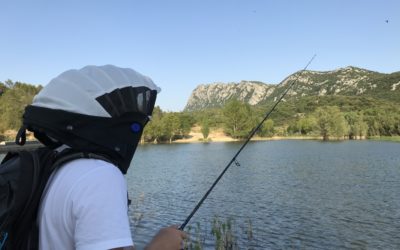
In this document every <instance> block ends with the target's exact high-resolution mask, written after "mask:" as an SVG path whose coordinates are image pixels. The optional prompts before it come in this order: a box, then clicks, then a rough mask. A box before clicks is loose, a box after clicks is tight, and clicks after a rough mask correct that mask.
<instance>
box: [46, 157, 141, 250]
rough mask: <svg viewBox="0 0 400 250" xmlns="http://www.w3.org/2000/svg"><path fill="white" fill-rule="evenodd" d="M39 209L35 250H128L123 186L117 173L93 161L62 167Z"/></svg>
mask: <svg viewBox="0 0 400 250" xmlns="http://www.w3.org/2000/svg"><path fill="white" fill-rule="evenodd" d="M45 192H46V193H45V195H44V197H43V199H42V203H41V206H40V211H39V217H38V223H39V249H42V250H47V249H51V250H54V249H57V250H63V249H65V250H67V249H68V250H70V249H79V250H87V249H96V250H97V249H111V248H118V247H124V246H132V245H133V242H132V236H131V232H130V228H129V218H128V205H127V186H126V181H125V178H124V176H123V175H122V173H121V171H120V170H119V169H118V168H117V167H115V166H114V165H112V164H110V163H108V162H105V161H102V160H96V159H77V160H74V161H71V162H68V163H66V164H65V165H64V166H62V167H61V168H60V169H59V170H58V171H57V172H56V173H55V174H54V175H53V176H52V177H51V179H50V182H49V184H48V187H46V191H45Z"/></svg>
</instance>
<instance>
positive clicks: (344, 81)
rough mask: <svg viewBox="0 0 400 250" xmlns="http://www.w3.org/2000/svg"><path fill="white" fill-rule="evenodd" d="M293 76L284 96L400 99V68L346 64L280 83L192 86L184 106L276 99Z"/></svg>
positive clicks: (188, 108)
mask: <svg viewBox="0 0 400 250" xmlns="http://www.w3.org/2000/svg"><path fill="white" fill-rule="evenodd" d="M296 79H297V81H296V83H295V84H294V85H293V87H292V88H291V90H290V91H289V92H288V94H287V95H286V97H285V99H289V98H300V97H303V96H326V95H333V96H334V95H340V96H353V95H358V96H361V95H365V96H371V97H374V98H381V99H386V100H391V101H396V102H400V71H399V72H395V73H391V74H384V73H379V72H374V71H369V70H366V69H361V68H356V67H352V66H349V67H346V68H341V69H338V70H333V71H299V72H296V73H294V74H292V75H290V76H288V77H287V78H286V79H284V80H283V81H282V82H281V83H279V84H266V83H263V82H257V81H241V82H240V83H212V84H202V85H199V86H198V87H197V88H196V89H195V90H193V92H192V94H191V96H190V98H189V100H188V102H187V105H186V107H185V110H186V111H194V110H200V109H204V108H212V107H221V106H223V105H224V103H225V102H226V101H228V100H229V99H232V98H236V99H239V100H241V101H244V102H247V103H249V104H251V105H258V104H263V103H266V102H271V101H275V100H276V99H277V98H279V97H280V96H281V95H282V93H283V91H285V90H286V89H287V87H288V84H291V83H292V82H293V81H295V80H296Z"/></svg>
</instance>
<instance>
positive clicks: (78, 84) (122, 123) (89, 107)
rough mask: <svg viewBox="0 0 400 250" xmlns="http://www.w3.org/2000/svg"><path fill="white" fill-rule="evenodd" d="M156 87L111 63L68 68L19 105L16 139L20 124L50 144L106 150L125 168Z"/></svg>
mask: <svg viewBox="0 0 400 250" xmlns="http://www.w3.org/2000/svg"><path fill="white" fill-rule="evenodd" d="M159 91H160V88H159V87H157V86H156V85H155V84H154V83H153V81H152V80H151V79H150V78H149V77H146V76H144V75H142V74H140V73H138V72H136V71H134V70H132V69H127V68H118V67H115V66H112V65H105V66H87V67H84V68H82V69H80V70H69V71H66V72H64V73H62V74H61V75H59V76H58V77H56V78H54V79H53V80H51V81H50V83H49V84H47V85H46V86H45V87H44V88H43V89H42V90H41V91H40V92H39V94H38V95H36V96H35V98H34V100H33V103H32V105H28V106H27V107H26V108H25V112H24V115H23V126H22V127H21V129H20V130H19V132H18V134H17V137H16V142H17V143H18V144H20V145H23V144H24V143H25V139H26V133H25V131H26V130H29V131H32V132H33V133H34V136H35V137H36V138H37V139H38V140H39V141H41V142H42V143H43V144H45V145H46V146H48V147H50V148H56V147H59V146H60V145H63V144H65V145H68V146H69V147H70V148H71V149H72V150H74V151H77V152H86V153H96V154H100V155H103V156H106V157H107V158H108V159H110V161H112V162H113V163H115V165H117V166H118V167H119V169H120V170H121V171H122V173H124V174H125V173H126V171H127V170H128V168H129V166H130V161H131V159H132V157H133V155H134V153H135V150H136V147H137V145H138V143H139V140H140V138H141V135H142V133H143V129H144V127H145V125H146V124H147V122H148V121H149V118H150V117H149V116H150V115H151V113H152V111H153V108H154V105H155V101H156V96H157V93H158V92H159Z"/></svg>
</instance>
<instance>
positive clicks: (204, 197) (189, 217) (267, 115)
mask: <svg viewBox="0 0 400 250" xmlns="http://www.w3.org/2000/svg"><path fill="white" fill-rule="evenodd" d="M316 56H317V55H316V54H315V55H314V56H313V57H312V58H311V59H310V61H309V62H308V63H307V65H306V66H305V67H304V68H303V69H302V70H301V71H300V73H299V74H298V75H297V76H296V78H295V79H294V80H293V81H292V82H291V83H290V84H289V87H287V88H286V90H285V91H284V92H283V94H282V95H281V97H280V98H279V99H278V101H276V102H275V104H274V106H272V108H271V109H270V110H269V111H268V113H267V114H266V115H265V116H264V119H262V121H261V122H260V123H259V124H258V125H257V127H255V128H254V129H253V130H252V131H251V132H250V134H249V136H248V137H247V140H246V141H245V142H244V143H243V145H242V146H241V147H240V149H239V150H238V151H237V153H236V154H235V155H234V156H233V158H232V159H231V161H230V162H229V163H228V165H227V166H226V167H225V169H224V170H223V171H222V173H221V174H220V175H219V176H218V178H217V179H216V180H215V181H214V183H213V184H212V185H211V187H210V188H209V189H208V191H207V192H206V194H205V195H204V196H203V197H202V198H201V200H200V201H199V202H198V203H197V205H196V206H195V208H194V209H193V210H192V212H191V213H190V215H189V216H188V217H187V218H186V220H185V222H183V223H182V225H181V226H180V227H179V230H183V229H185V227H186V225H187V224H188V223H189V221H190V219H192V217H193V215H194V214H195V213H196V212H197V210H198V209H199V208H200V206H201V205H202V204H203V202H204V200H205V199H206V198H207V197H208V195H209V194H210V193H211V191H212V190H213V189H214V187H215V186H216V185H217V183H218V182H219V180H220V179H221V178H222V176H223V175H224V174H225V172H226V171H227V170H228V169H229V167H230V166H231V165H232V163H235V165H236V166H240V163H239V162H238V161H237V160H236V158H237V157H238V155H239V154H240V152H242V150H243V149H244V147H246V145H247V144H248V143H249V141H250V140H251V138H252V137H253V136H254V135H255V134H256V132H257V131H258V130H259V129H260V128H261V126H262V125H263V123H264V122H265V120H267V119H268V117H269V116H270V114H271V113H272V112H273V111H274V110H275V108H276V106H278V104H279V103H280V102H281V101H282V99H283V98H284V97H285V95H286V94H287V93H288V92H289V90H290V89H291V88H292V86H293V85H294V84H295V83H296V82H297V81H298V79H299V77H300V76H301V73H303V72H304V71H305V70H306V69H307V67H308V66H309V65H310V64H311V62H312V61H313V60H314V58H315V57H316Z"/></svg>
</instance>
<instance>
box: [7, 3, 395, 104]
mask: <svg viewBox="0 0 400 250" xmlns="http://www.w3.org/2000/svg"><path fill="white" fill-rule="evenodd" d="M0 10H1V12H0V34H1V36H0V81H4V80H7V79H11V80H13V81H22V82H27V83H32V84H42V85H45V84H47V83H48V82H49V81H50V80H51V79H52V78H54V77H56V76H57V75H59V74H60V73H62V72H64V71H66V70H68V69H79V68H82V67H84V66H86V65H104V64H113V65H116V66H120V67H129V68H133V69H135V70H137V71H139V72H141V73H142V74H145V75H148V76H150V77H151V78H152V79H153V80H154V81H155V82H156V84H158V85H159V86H160V87H161V88H162V92H161V93H160V95H159V97H158V100H157V104H158V105H159V106H160V107H161V108H162V109H163V110H167V111H180V110H182V109H183V108H184V106H185V105H186V102H187V100H188V98H189V96H190V93H191V92H192V90H193V89H194V88H195V87H196V86H197V85H199V84H204V83H212V82H239V81H241V80H258V81H263V82H265V83H279V82H280V81H281V80H283V79H284V78H285V77H286V76H288V75H289V74H291V73H293V72H295V71H297V70H299V69H301V68H303V67H304V66H305V64H306V63H307V61H308V60H309V59H310V58H311V57H312V55H313V54H317V58H316V59H315V60H314V62H313V64H312V65H311V66H310V67H309V68H310V69H312V70H323V71H325V70H334V69H337V68H341V67H346V66H349V65H352V66H357V67H362V68H366V69H370V70H374V71H379V72H384V73H391V72H394V71H399V70H400V14H399V13H400V1H399V0H330V1H328V0H326V1H325V0H308V1H307V0H291V1H289V0H275V1H272V0H196V1H195V0H181V1H174V0H158V1H154V0H146V1H138V0H129V1H128V0H127V1H119V0H104V1H101V0H80V1H76V0H65V1H54V0H51V1H50V0H49V1H40V0H37V1H30V0H27V1H18V0H13V1H5V0H0ZM386 20H388V22H386Z"/></svg>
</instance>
